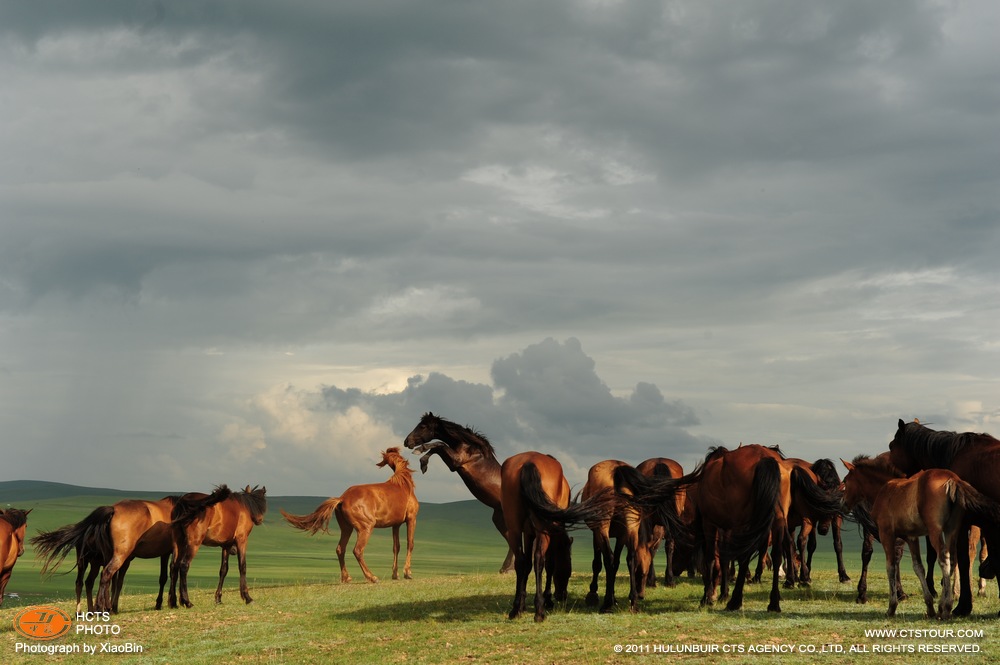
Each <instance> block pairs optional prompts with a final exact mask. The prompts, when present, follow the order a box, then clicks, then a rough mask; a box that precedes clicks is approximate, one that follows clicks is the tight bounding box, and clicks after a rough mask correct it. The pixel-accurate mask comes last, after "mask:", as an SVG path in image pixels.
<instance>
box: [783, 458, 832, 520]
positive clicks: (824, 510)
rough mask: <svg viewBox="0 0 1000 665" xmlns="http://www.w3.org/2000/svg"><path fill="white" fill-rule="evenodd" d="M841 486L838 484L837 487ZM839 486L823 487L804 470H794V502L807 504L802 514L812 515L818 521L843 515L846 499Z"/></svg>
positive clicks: (800, 511)
mask: <svg viewBox="0 0 1000 665" xmlns="http://www.w3.org/2000/svg"><path fill="white" fill-rule="evenodd" d="M839 484H840V483H839V482H838V483H837V485H839ZM837 485H834V486H833V488H824V487H821V486H820V485H817V484H816V482H815V481H814V480H813V479H812V478H810V477H809V474H808V473H806V472H805V471H803V470H802V469H800V468H798V467H795V468H793V469H792V500H793V501H802V502H803V503H804V504H805V508H806V510H801V509H800V510H799V513H801V514H805V515H812V516H813V517H815V518H817V519H822V518H833V517H836V516H837V515H842V514H843V512H844V499H843V497H842V496H841V494H840V492H838V491H837V489H836V487H837Z"/></svg>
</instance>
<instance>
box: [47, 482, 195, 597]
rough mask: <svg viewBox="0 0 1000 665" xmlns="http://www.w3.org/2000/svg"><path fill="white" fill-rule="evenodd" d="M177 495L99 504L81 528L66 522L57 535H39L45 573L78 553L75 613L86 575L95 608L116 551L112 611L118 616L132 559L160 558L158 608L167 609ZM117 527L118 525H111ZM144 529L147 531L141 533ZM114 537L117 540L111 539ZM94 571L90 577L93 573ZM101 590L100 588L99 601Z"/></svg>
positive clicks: (111, 588)
mask: <svg viewBox="0 0 1000 665" xmlns="http://www.w3.org/2000/svg"><path fill="white" fill-rule="evenodd" d="M177 498H178V497H176V496H166V497H163V498H162V499H160V500H159V501H139V500H135V499H127V500H125V501H119V502H118V503H116V504H114V505H112V506H99V507H97V508H95V509H94V510H93V511H91V513H90V514H89V515H87V516H86V517H85V518H83V519H82V520H80V521H79V522H77V523H76V524H67V525H66V526H63V527H60V528H58V529H55V530H53V531H47V532H43V533H39V534H38V535H37V536H35V537H33V538H32V539H31V544H32V545H33V546H34V548H35V551H36V555H38V556H39V557H41V558H42V560H43V565H42V573H43V574H44V573H46V572H48V571H49V570H50V569H52V570H55V569H56V568H57V567H58V566H59V564H60V563H62V561H63V559H65V558H66V555H67V554H68V553H69V551H70V550H71V549H74V550H76V563H75V564H74V567H75V568H76V569H77V574H76V611H77V612H79V611H80V609H81V607H82V602H81V600H82V594H83V587H84V576H85V575H86V587H87V611H88V612H93V611H94V609H95V605H94V599H93V591H94V581H95V580H96V579H97V576H98V575H99V574H100V572H101V567H102V566H106V565H107V564H109V563H110V562H111V560H112V559H113V558H114V555H115V551H116V548H117V549H118V551H119V553H121V554H122V555H123V556H122V557H121V558H120V562H119V563H117V564H116V565H117V566H118V568H117V570H115V571H113V573H112V574H111V578H110V590H109V591H110V608H107V607H106V606H105V605H103V604H102V605H101V609H109V611H111V612H114V613H117V612H118V600H119V598H120V596H121V591H122V587H123V585H124V583H125V574H126V573H127V572H128V568H129V566H130V565H131V563H132V560H133V559H136V558H139V559H155V558H159V559H160V578H159V583H160V590H159V594H158V595H157V597H156V609H160V608H161V607H163V588H164V586H165V585H166V582H167V565H168V561H169V559H170V556H171V555H172V554H173V537H172V534H171V532H170V529H169V527H166V526H164V525H165V524H169V521H164V520H165V519H169V515H170V511H171V510H172V509H173V506H174V503H175V502H176V501H177ZM112 525H113V527H112ZM143 528H145V531H143V532H142V533H139V534H138V537H137V538H136V532H137V531H139V530H140V529H143ZM112 533H114V534H115V537H114V538H113V537H112ZM88 571H89V573H88ZM101 597H102V588H101V587H98V603H103V601H102V600H101Z"/></svg>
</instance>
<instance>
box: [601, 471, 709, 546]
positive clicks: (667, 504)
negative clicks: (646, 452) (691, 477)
mask: <svg viewBox="0 0 1000 665" xmlns="http://www.w3.org/2000/svg"><path fill="white" fill-rule="evenodd" d="M663 466H664V468H667V467H666V465H663ZM685 478H686V477H685ZM614 480H615V492H616V493H618V495H619V498H620V499H621V500H622V501H624V502H625V503H627V504H630V505H632V506H633V507H637V508H638V507H640V506H642V505H645V504H647V501H649V502H651V503H652V505H645V507H646V511H640V512H651V513H652V515H651V516H652V517H653V518H654V520H655V522H656V524H659V525H661V526H663V528H664V529H665V530H666V534H667V537H668V538H673V539H674V540H678V541H681V542H685V543H686V542H688V541H690V539H691V534H690V531H689V530H688V527H687V525H686V524H684V522H683V521H682V520H681V518H680V516H679V515H678V514H677V491H678V490H679V489H681V488H683V487H685V486H686V484H682V483H681V481H682V480H683V478H672V477H669V476H664V475H654V476H652V477H647V476H644V475H642V474H641V473H639V472H638V471H637V470H636V469H635V467H632V466H619V467H616V468H615V470H614ZM688 482H690V481H688ZM623 489H628V490H629V491H630V492H631V493H630V494H627V493H622V490H623Z"/></svg>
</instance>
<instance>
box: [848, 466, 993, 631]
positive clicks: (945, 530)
mask: <svg viewBox="0 0 1000 665" xmlns="http://www.w3.org/2000/svg"><path fill="white" fill-rule="evenodd" d="M841 461H842V462H843V463H844V466H845V467H847V476H846V477H845V478H844V485H843V487H844V503H845V505H846V506H849V507H854V506H855V505H857V504H858V503H859V502H860V501H861V500H866V501H868V502H870V503H871V510H870V515H871V519H872V521H873V522H874V526H875V527H876V528H877V530H878V534H879V540H880V541H881V542H882V547H883V548H884V550H885V556H886V573H887V575H888V579H889V611H888V613H887V615H888V616H890V617H892V616H895V614H896V607H897V605H898V604H899V599H898V596H897V594H896V585H895V578H896V568H897V562H896V557H895V556H894V551H893V548H894V545H895V542H896V538H903V539H904V540H905V541H906V543H907V545H908V546H909V548H910V555H911V557H912V559H913V569H914V571H915V572H916V573H917V577H918V578H919V579H920V585H921V587H922V589H923V593H924V602H925V604H926V605H927V616H928V617H930V618H935V617H936V618H938V619H948V618H949V617H950V616H951V610H952V600H953V587H952V583H951V577H950V576H951V556H952V553H953V552H954V551H955V547H956V543H957V536H958V534H959V533H961V532H962V531H963V525H964V524H965V521H966V519H970V520H972V521H980V520H1000V503H997V502H995V501H993V500H992V499H989V498H988V497H986V496H984V495H983V494H981V493H980V492H979V491H977V490H976V489H975V488H974V487H972V485H970V484H969V483H967V482H965V481H964V480H962V479H961V478H959V477H958V475H957V474H955V473H954V472H952V471H948V470H946V469H927V470H924V471H918V472H917V473H915V474H913V475H912V476H910V477H906V474H904V473H903V472H902V471H901V470H899V469H898V468H896V467H894V466H892V464H891V463H889V462H886V460H884V459H882V460H879V459H871V458H868V457H864V456H860V457H857V458H855V460H854V462H853V463H852V462H847V461H843V460H841ZM920 536H927V537H928V539H929V540H930V543H931V546H932V547H933V548H934V550H935V552H936V553H937V556H938V563H939V565H940V567H941V598H940V601H939V603H938V607H937V611H936V612H935V609H934V597H933V595H932V594H931V591H930V588H929V586H928V584H927V575H926V572H925V570H924V567H923V563H922V562H921V560H920Z"/></svg>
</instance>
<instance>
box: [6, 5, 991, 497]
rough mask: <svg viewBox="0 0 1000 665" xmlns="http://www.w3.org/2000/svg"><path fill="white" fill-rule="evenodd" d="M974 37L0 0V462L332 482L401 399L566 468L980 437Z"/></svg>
mask: <svg viewBox="0 0 1000 665" xmlns="http://www.w3.org/2000/svg"><path fill="white" fill-rule="evenodd" d="M997 34H1000V4H997V3H995V2H992V1H991V0H970V1H968V2H966V1H963V0H932V1H914V0H883V1H881V2H877V3H873V2H870V1H869V0H844V1H843V2H837V3H831V2H828V1H826V0H822V1H820V0H744V1H742V2H739V3H733V2H728V1H722V0H677V1H674V0H658V1H655V2H654V1H647V0H634V1H629V2H626V1H615V0H546V2H538V1H537V0H502V1H499V2H483V1H475V0H467V1H463V2H459V1H456V0H405V1H402V0H398V1H388V0H387V1H382V0H344V1H340V2H335V3H331V2H326V1H323V0H285V1H283V2H280V3H276V2H272V1H270V0H267V1H264V0H240V1H232V2H228V1H222V0H213V1H212V2H207V3H206V2H201V1H200V0H199V1H197V2H194V1H184V0H171V1H170V2H160V1H159V0H119V1H113V0H109V1H106V2H99V3H83V2H77V1H76V0H62V1H58V0H52V1H46V2H31V3H27V2H3V3H0V81H2V85H0V238H2V240H0V432H2V434H0V454H2V463H0V480H19V479H34V480H49V481H55V482H65V483H74V484H78V485H85V486H91V487H114V488H121V489H142V490H164V491H192V490H198V491H206V490H207V488H210V487H212V486H214V485H216V484H219V483H228V484H229V485H231V486H238V487H243V486H245V485H247V484H250V485H258V484H259V485H265V486H266V487H267V489H268V494H269V495H272V496H273V495H293V494H294V495H317V496H335V495H339V494H340V493H341V492H342V491H343V490H344V489H346V487H348V486H350V485H353V484H358V483H370V482H381V481H382V480H384V479H385V478H386V476H387V474H386V470H385V469H379V468H377V467H376V466H375V463H376V462H377V461H378V460H379V459H380V457H379V451H380V450H383V449H385V448H387V447H390V446H394V445H400V444H401V442H402V439H403V437H405V435H406V434H407V433H408V432H409V431H410V430H411V429H412V428H413V427H414V426H415V425H416V424H417V422H418V421H419V418H420V416H421V414H423V413H424V412H426V411H433V412H434V413H436V414H438V415H441V416H443V417H445V418H447V419H449V420H452V421H455V422H457V423H459V424H462V425H468V426H470V427H472V428H474V429H476V430H478V431H479V432H481V433H483V434H485V435H486V436H488V437H489V439H490V441H491V442H492V443H493V445H494V447H495V448H496V450H497V454H498V456H499V457H500V458H501V459H503V458H506V457H507V456H509V455H511V454H514V453H515V452H519V451H523V450H540V451H543V452H547V453H550V454H552V455H554V456H556V457H557V458H558V459H559V460H560V461H561V462H562V464H563V467H564V469H565V472H566V475H567V477H568V479H569V481H570V483H571V485H573V487H574V488H575V489H579V488H580V487H581V486H582V484H583V482H584V481H585V479H586V472H587V469H588V468H589V467H590V466H591V465H592V464H594V463H596V462H598V461H600V460H603V459H622V460H625V461H627V462H631V463H638V462H640V461H642V460H644V459H646V458H649V457H655V456H664V457H671V458H673V459H676V460H677V461H679V462H680V463H681V464H682V465H683V466H684V467H685V468H686V469H689V470H690V469H691V468H693V467H694V465H695V464H696V463H697V462H698V461H699V460H700V459H702V458H703V457H704V454H705V452H706V451H707V449H708V448H709V447H710V446H717V445H725V446H728V447H735V446H737V445H739V444H740V443H764V444H768V445H774V444H777V445H780V446H781V447H782V448H783V449H784V451H785V452H786V453H787V454H789V455H790V456H793V457H801V458H805V459H808V460H815V459H818V458H820V457H829V458H833V459H834V460H836V459H837V458H839V457H842V458H845V459H850V458H851V457H853V456H854V455H856V454H859V453H871V454H875V453H877V452H880V451H882V450H885V449H886V448H887V445H888V442H889V440H890V439H891V437H892V435H893V433H894V432H895V429H896V424H897V421H898V420H899V419H900V418H902V419H905V420H909V419H912V418H915V417H916V418H919V419H920V420H921V422H924V423H928V424H930V426H931V427H932V428H934V429H946V430H955V431H987V432H992V433H993V434H995V435H998V436H1000V372H998V368H1000V152H998V142H997V138H998V137H1000V66H998V65H997V63H998V62H1000V42H998V41H997V39H996V35H997ZM412 466H413V467H414V468H415V469H416V468H417V464H416V458H415V457H414V458H413V464H412ZM842 471H843V470H842ZM416 482H417V496H418V498H420V499H421V500H424V501H429V502H446V501H457V500H465V499H469V498H471V495H470V494H469V493H468V490H467V489H466V488H465V486H464V485H463V484H462V483H461V481H460V480H459V478H458V477H457V476H456V475H454V474H451V473H449V472H448V471H447V469H446V468H445V467H444V465H443V464H442V463H441V462H440V460H432V462H431V464H430V469H429V470H428V472H427V474H425V475H420V474H419V471H417V478H416Z"/></svg>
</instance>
